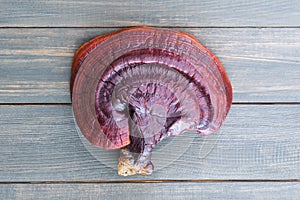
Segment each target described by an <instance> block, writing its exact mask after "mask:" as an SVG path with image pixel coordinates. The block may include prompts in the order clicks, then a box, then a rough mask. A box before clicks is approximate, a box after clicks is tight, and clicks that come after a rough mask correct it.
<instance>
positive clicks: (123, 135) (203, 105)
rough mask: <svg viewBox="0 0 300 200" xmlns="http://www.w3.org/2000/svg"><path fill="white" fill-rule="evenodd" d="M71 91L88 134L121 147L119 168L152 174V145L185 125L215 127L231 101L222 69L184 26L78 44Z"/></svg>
mask: <svg viewBox="0 0 300 200" xmlns="http://www.w3.org/2000/svg"><path fill="white" fill-rule="evenodd" d="M70 92H71V100H72V106H73V112H74V116H75V119H76V123H77V125H78V127H79V128H80V130H81V132H82V134H83V135H84V136H85V137H86V138H87V140H88V141H89V142H90V143H91V144H93V145H94V146H96V147H100V148H104V149H118V148H121V154H120V158H119V165H118V173H119V175H124V176H126V175H133V174H151V173H152V172H153V169H154V166H153V164H152V162H151V151H152V149H153V147H154V146H155V145H156V144H157V143H158V142H159V141H161V140H163V139H164V138H166V137H168V136H174V135H179V134H181V133H183V132H185V131H187V130H192V131H195V132H197V133H199V134H201V135H209V134H212V133H214V132H216V131H217V130H218V129H219V128H220V127H221V125H222V123H223V121H224V120H225V118H226V116H227V113H228V111H229V109H230V106H231V103H232V88H231V84H230V81H229V79H228V77H227V75H226V72H225V70H224V68H223V66H222V64H221V63H220V61H219V60H218V59H217V58H216V56H215V55H214V54H213V53H212V52H210V51H209V50H208V49H207V48H205V47H204V46H203V45H201V44H200V43H199V41H198V40H197V39H196V38H195V37H193V36H191V35H189V34H187V33H184V32H180V31H174V30H168V29H158V28H150V27H135V28H127V29H122V30H119V31H115V32H113V33H110V34H106V35H102V36H98V37H95V38H94V39H92V40H90V41H88V42H86V43H84V44H83V45H82V46H81V47H80V48H79V49H78V50H77V52H76V54H75V57H74V62H73V66H72V75H71V81H70Z"/></svg>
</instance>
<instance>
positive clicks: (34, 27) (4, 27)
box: [0, 24, 300, 29]
mask: <svg viewBox="0 0 300 200" xmlns="http://www.w3.org/2000/svg"><path fill="white" fill-rule="evenodd" d="M137 26H151V27H157V28H189V29H199V28H207V29H208V28H211V29H218V28H228V29H241V28H244V29H247V28H248V29H249V28H253V29H261V28H264V29H278V28H282V29H294V28H300V26H157V25H146V24H145V25H136V26H0V29H17V28H20V29H29V28H30V29H59V28H61V29H75V28H78V29H83V28H84V29H87V28H89V29H93V28H95V29H96V28H103V29H105V28H107V29H108V28H120V29H121V28H130V27H137Z"/></svg>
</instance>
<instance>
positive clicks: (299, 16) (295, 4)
mask: <svg viewBox="0 0 300 200" xmlns="http://www.w3.org/2000/svg"><path fill="white" fill-rule="evenodd" d="M0 3H1V6H0V7H1V12H0V26H2V27H95V26H97V27H101V26H102V27H103V26H105V27H116V26H130V25H131V26H137V25H144V24H146V25H155V26H210V27H220V26H299V24H300V3H299V1H298V0H289V1H288V0H272V1H239V0H234V1H232V0H224V1H217V0H213V1H194V0H179V1H170V0H167V1H151V0H144V1H141V0H133V1H123V0H114V1H105V0H101V1H94V0H86V1H77V0H65V1H48V0H39V1H35V0H28V1H18V2H16V1H11V0H1V2H0Z"/></svg>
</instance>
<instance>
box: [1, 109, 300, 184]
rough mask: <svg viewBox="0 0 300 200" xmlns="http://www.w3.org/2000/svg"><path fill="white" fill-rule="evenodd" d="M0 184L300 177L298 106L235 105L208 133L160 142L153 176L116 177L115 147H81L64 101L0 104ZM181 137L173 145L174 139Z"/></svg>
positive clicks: (155, 153)
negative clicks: (216, 128) (59, 103)
mask: <svg viewBox="0 0 300 200" xmlns="http://www.w3.org/2000/svg"><path fill="white" fill-rule="evenodd" d="M0 113H1V118H0V130H1V131H0V152H1V154H0V182H1V181H2V182H4V181H8V182H10V181H13V182H14V181H66V180H84V181H89V180H141V179H144V180H163V179H173V180H178V179H183V180H193V179H197V180H201V179H218V180H219V179H220V180H228V179H243V180H249V179H260V180H261V179H272V180H278V179H295V178H299V177H300V127H299V124H300V123H299V119H300V105H234V106H233V107H232V109H231V111H230V113H229V116H228V118H227V120H226V121H225V124H224V126H223V127H222V129H221V131H220V132H218V133H217V134H216V135H214V136H211V137H209V136H208V137H207V138H205V137H200V136H199V135H197V134H192V133H187V134H185V135H182V136H181V137H180V136H179V137H173V138H169V139H168V140H165V141H162V143H161V144H160V145H158V146H157V147H156V148H155V150H154V152H153V162H154V165H155V166H156V167H159V166H160V167H159V168H160V169H156V171H155V173H154V174H153V175H151V176H133V177H126V178H124V177H120V176H118V175H117V170H116V166H117V159H118V154H119V151H118V150H117V151H104V150H99V151H97V150H98V149H97V148H91V146H90V145H88V147H89V148H86V146H85V144H84V143H83V142H84V140H81V138H80V137H79V135H78V133H77V132H76V129H75V126H74V122H73V116H72V112H71V107H70V106H0ZM177 141H179V142H177Z"/></svg>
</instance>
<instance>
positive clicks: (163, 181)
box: [0, 179, 300, 185]
mask: <svg viewBox="0 0 300 200" xmlns="http://www.w3.org/2000/svg"><path fill="white" fill-rule="evenodd" d="M178 182H180V183H228V182H244V183H253V182H299V183H300V179H251V180H239V179H228V180H215V179H205V180H112V181H110V180H83V181H76V180H75V181H24V182H22V181H17V182H0V185H5V184H20V185H21V184H47V185H51V184H95V183H98V184H101V183H105V184H107V183H178Z"/></svg>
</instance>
